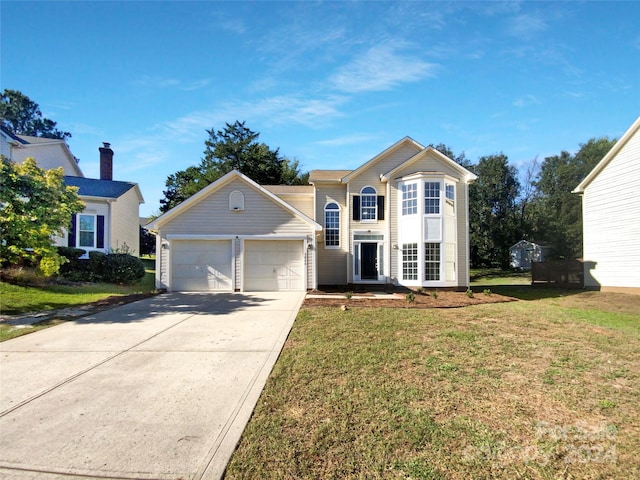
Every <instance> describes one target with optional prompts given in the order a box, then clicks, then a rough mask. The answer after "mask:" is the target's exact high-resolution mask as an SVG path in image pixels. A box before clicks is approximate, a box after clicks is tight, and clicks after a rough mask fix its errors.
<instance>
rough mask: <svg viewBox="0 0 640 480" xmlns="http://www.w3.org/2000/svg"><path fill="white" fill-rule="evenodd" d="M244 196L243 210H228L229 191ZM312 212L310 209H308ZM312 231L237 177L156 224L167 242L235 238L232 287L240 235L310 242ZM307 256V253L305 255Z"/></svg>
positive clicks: (311, 280)
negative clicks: (191, 237) (185, 238)
mask: <svg viewBox="0 0 640 480" xmlns="http://www.w3.org/2000/svg"><path fill="white" fill-rule="evenodd" d="M236 190H237V191H240V192H242V194H243V195H244V210H242V211H238V212H235V211H232V210H229V195H230V194H231V192H233V191H236ZM311 213H313V212H311ZM315 233H316V232H315V231H314V229H313V227H312V226H311V225H309V223H307V222H305V221H304V220H302V219H301V218H299V217H297V216H295V215H294V214H293V213H292V212H291V211H290V210H287V209H286V208H284V207H283V206H281V205H279V204H277V203H276V202H275V201H274V200H273V199H272V198H270V197H268V196H267V195H266V194H264V193H262V192H260V191H258V190H256V189H254V188H252V187H251V186H250V185H248V184H247V183H246V182H244V181H243V180H241V179H234V180H232V181H230V182H229V183H227V184H226V185H222V186H221V187H220V188H219V189H218V190H215V191H214V192H212V193H211V194H210V195H209V196H207V197H205V198H203V199H202V200H201V201H200V202H198V203H196V204H195V205H192V206H191V207H190V208H189V209H187V210H184V211H182V212H181V213H180V214H179V215H177V216H175V217H174V218H172V219H170V220H169V221H168V222H167V223H166V224H165V225H162V226H161V227H160V235H161V237H162V241H163V242H165V243H167V244H169V243H170V241H169V239H168V238H169V237H170V236H171V235H195V236H206V235H215V236H221V237H224V236H228V237H229V238H232V239H235V242H234V245H235V252H234V253H235V258H234V262H235V264H234V269H235V280H236V283H235V285H234V288H236V289H238V288H240V287H241V285H242V280H243V279H242V273H243V272H242V258H243V255H244V253H245V252H243V251H242V243H243V242H242V238H243V237H244V238H246V239H250V238H251V237H255V236H263V237H264V236H273V237H276V236H281V237H300V238H302V237H304V238H307V241H309V242H311V243H312V242H313V238H314V235H315ZM168 252H169V250H167V249H161V253H160V262H161V265H160V286H161V287H166V286H167V283H168V280H169V276H170V272H169V266H168V257H169V254H168ZM305 255H307V254H305ZM313 267H314V265H313V262H312V261H311V262H308V263H307V268H306V273H307V285H309V286H310V287H311V286H314V285H315V271H314V268H313Z"/></svg>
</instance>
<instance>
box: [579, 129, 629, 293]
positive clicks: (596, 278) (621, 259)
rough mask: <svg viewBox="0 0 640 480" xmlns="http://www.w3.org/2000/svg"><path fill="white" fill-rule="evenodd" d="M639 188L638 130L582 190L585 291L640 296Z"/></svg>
mask: <svg viewBox="0 0 640 480" xmlns="http://www.w3.org/2000/svg"><path fill="white" fill-rule="evenodd" d="M639 188H640V130H636V133H635V135H633V136H632V137H631V138H630V139H629V140H628V141H627V143H626V144H625V145H624V146H623V147H622V149H621V150H620V151H619V152H618V153H617V155H615V156H614V157H613V158H612V159H611V160H610V162H609V163H608V164H607V165H606V166H605V167H604V169H603V170H602V171H600V173H599V174H598V175H597V176H596V177H595V178H594V179H593V180H592V181H591V183H590V184H589V185H588V186H587V187H586V188H585V190H584V195H583V200H582V201H583V212H584V213H583V222H584V255H583V256H584V260H585V266H586V268H585V286H586V287H601V288H603V289H605V290H606V289H607V287H610V288H620V287H626V288H633V289H638V290H639V291H640V196H639V195H638V189H639ZM594 262H595V265H593V263H594Z"/></svg>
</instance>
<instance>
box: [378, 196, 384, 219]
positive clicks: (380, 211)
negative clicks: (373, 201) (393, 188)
mask: <svg viewBox="0 0 640 480" xmlns="http://www.w3.org/2000/svg"><path fill="white" fill-rule="evenodd" d="M378 220H384V196H383V195H378Z"/></svg>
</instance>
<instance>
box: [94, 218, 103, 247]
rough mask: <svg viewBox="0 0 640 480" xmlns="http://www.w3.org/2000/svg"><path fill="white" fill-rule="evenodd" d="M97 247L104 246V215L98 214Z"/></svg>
mask: <svg viewBox="0 0 640 480" xmlns="http://www.w3.org/2000/svg"><path fill="white" fill-rule="evenodd" d="M96 234H97V235H96V236H97V237H98V238H97V240H96V248H104V215H98V225H97V226H96Z"/></svg>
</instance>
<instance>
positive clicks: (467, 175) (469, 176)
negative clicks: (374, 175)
mask: <svg viewBox="0 0 640 480" xmlns="http://www.w3.org/2000/svg"><path fill="white" fill-rule="evenodd" d="M429 153H430V154H432V155H435V156H436V158H437V159H438V160H440V161H441V162H442V163H444V164H445V165H447V166H449V167H451V168H453V169H454V170H456V171H458V172H460V174H461V175H462V177H463V179H464V181H465V182H466V183H471V182H473V181H475V180H476V179H477V178H478V176H477V175H476V174H475V173H473V172H470V171H469V170H467V169H466V168H464V167H463V166H462V165H460V164H459V163H457V162H454V161H453V160H451V159H450V158H449V157H447V156H446V155H445V154H444V153H442V152H440V151H438V150H436V149H435V148H433V147H427V148H424V149H422V150H421V151H419V152H418V153H416V154H415V155H414V156H413V157H411V158H409V159H408V160H406V161H404V162H402V163H401V164H400V165H398V166H397V167H395V168H394V169H393V170H391V171H389V172H387V173H385V174H383V175H381V176H380V179H381V180H382V181H387V180H389V179H390V178H391V177H393V176H394V175H395V174H396V172H398V171H399V170H401V169H403V168H406V167H408V166H409V165H411V164H412V163H414V162H416V161H418V160H420V159H421V158H423V157H424V156H425V155H427V154H429Z"/></svg>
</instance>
